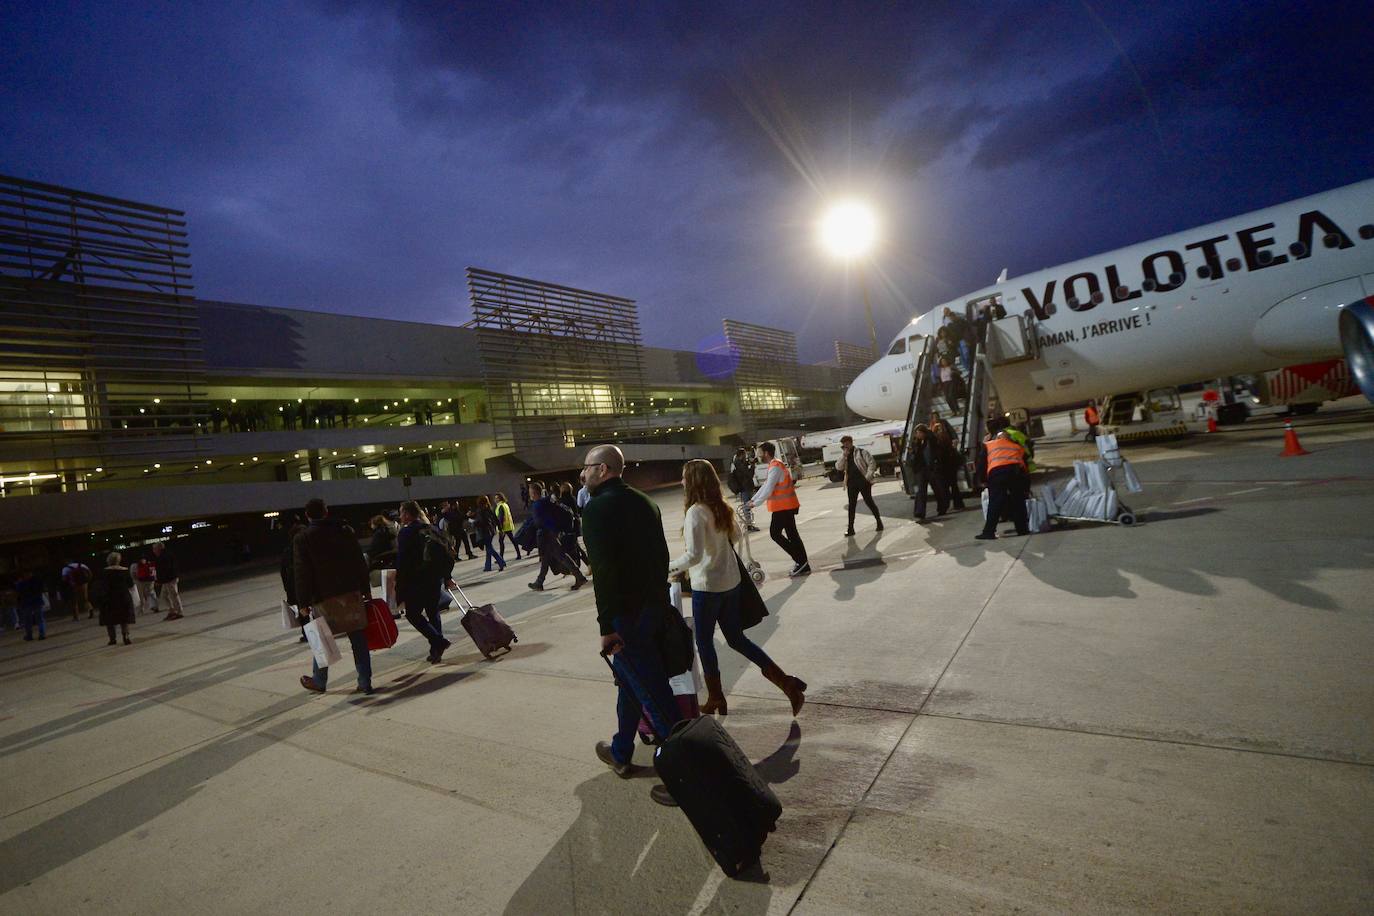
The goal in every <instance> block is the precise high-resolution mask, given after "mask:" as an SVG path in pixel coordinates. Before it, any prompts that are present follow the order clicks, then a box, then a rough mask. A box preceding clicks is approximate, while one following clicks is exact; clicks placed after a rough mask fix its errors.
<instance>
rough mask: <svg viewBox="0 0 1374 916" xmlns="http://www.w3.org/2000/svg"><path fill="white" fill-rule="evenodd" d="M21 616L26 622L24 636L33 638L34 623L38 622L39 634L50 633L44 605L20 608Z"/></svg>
mask: <svg viewBox="0 0 1374 916" xmlns="http://www.w3.org/2000/svg"><path fill="white" fill-rule="evenodd" d="M19 616H20V617H21V618H22V619H23V622H24V638H25V639H33V625H34V624H35V623H37V624H38V635H39V636H47V635H48V625H47V622H46V621H45V620H44V619H43V605H41V604H40V605H37V606H36V607H25V608H20V609H19Z"/></svg>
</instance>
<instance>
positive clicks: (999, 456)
mask: <svg viewBox="0 0 1374 916" xmlns="http://www.w3.org/2000/svg"><path fill="white" fill-rule="evenodd" d="M987 445H988V473H989V474H991V473H992V472H993V471H995V470H997V469H998V468H1002V467H1007V466H1009V465H1017V466H1019V467H1025V466H1026V450H1025V449H1023V448H1022V447H1021V446H1019V445H1017V444H1016V443H1015V442H1013V441H1012V440H1010V439H1001V438H998V439H993V440H992V441H991V442H989V443H988V444H987Z"/></svg>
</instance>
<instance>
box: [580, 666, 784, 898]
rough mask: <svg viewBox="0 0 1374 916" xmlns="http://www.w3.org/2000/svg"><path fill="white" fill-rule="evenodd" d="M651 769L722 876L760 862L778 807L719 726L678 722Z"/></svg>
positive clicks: (698, 720) (699, 721) (705, 718)
mask: <svg viewBox="0 0 1374 916" xmlns="http://www.w3.org/2000/svg"><path fill="white" fill-rule="evenodd" d="M606 663H607V664H608V665H609V664H610V659H606ZM611 670H612V672H614V671H615V669H614V668H612V669H611ZM654 770H655V771H656V772H657V773H658V778H659V779H661V780H663V785H664V786H665V787H667V789H668V793H669V794H670V795H672V796H673V800H674V801H676V802H677V803H678V805H679V806H680V807H681V808H682V811H683V813H684V814H686V815H687V820H689V821H691V823H692V826H693V827H695V828H696V831H697V835H698V836H700V837H701V841H702V842H703V843H705V844H706V848H707V849H708V850H710V852H711V855H712V857H714V858H715V860H716V863H717V864H718V865H720V870H721V871H723V872H725V874H726V875H727V876H729V877H731V878H733V877H735V876H736V875H738V874H739V873H740V872H742V871H744V870H745V869H747V868H749V867H750V866H751V865H753V864H754V863H756V862H757V861H758V860H759V854H760V853H761V852H762V850H763V843H764V840H766V839H768V834H770V833H772V832H773V829H774V828H775V827H776V826H777V823H778V818H779V817H781V816H782V803H781V802H779V801H778V797H777V796H776V795H774V794H773V790H772V789H771V788H769V787H768V783H766V782H764V781H763V777H762V776H760V775H759V772H758V770H756V769H755V768H754V765H753V764H752V763H750V761H749V758H748V757H746V756H745V755H744V751H742V750H740V748H739V745H738V744H736V743H735V739H733V738H731V737H730V733H729V732H727V731H726V730H725V728H724V727H723V726H721V724H720V723H719V722H717V721H716V720H715V719H714V718H712V717H710V716H701V717H698V718H696V719H687V720H684V721H681V722H678V723H677V724H676V725H674V726H673V730H672V732H670V733H669V735H668V737H667V738H666V739H665V740H664V742H663V743H662V744H661V745H660V746H659V747H658V748H657V749H655V751H654Z"/></svg>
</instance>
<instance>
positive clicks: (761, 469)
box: [754, 436, 805, 489]
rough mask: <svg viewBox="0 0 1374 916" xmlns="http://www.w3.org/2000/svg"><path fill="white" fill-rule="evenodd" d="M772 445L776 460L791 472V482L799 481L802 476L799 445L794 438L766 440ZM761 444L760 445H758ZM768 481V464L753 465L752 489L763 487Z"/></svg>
mask: <svg viewBox="0 0 1374 916" xmlns="http://www.w3.org/2000/svg"><path fill="white" fill-rule="evenodd" d="M766 441H768V442H771V443H773V448H775V449H777V455H776V457H777V459H778V460H779V461H781V462H782V463H783V464H785V465H787V470H788V471H789V472H791V474H792V479H793V480H801V479H802V477H803V476H805V475H804V474H803V473H802V465H801V443H800V442H799V441H798V440H797V437H796V436H785V437H783V438H781V439H768V440H766ZM760 444H762V443H760ZM767 479H768V463H767V462H766V461H760V462H759V463H758V464H756V465H754V488H755V489H757V488H759V487H761V486H763V482H764V481H765V480H767Z"/></svg>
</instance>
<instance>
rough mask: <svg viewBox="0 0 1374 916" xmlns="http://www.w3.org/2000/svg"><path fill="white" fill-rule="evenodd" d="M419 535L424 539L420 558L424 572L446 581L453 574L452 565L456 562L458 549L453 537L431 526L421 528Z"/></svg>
mask: <svg viewBox="0 0 1374 916" xmlns="http://www.w3.org/2000/svg"><path fill="white" fill-rule="evenodd" d="M420 535H421V536H422V537H423V538H424V539H425V546H424V552H423V553H422V554H421V558H420V562H421V565H422V567H423V568H424V571H425V572H426V573H428V574H429V575H430V576H432V577H434V578H436V579H447V578H448V577H449V575H450V574H451V573H452V572H453V564H454V563H456V562H458V547H457V544H456V542H455V541H454V539H453V535H451V534H449V533H448V532H446V531H440V530H439V529H438V528H435V527H433V526H428V527H425V528H421V529H420Z"/></svg>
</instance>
